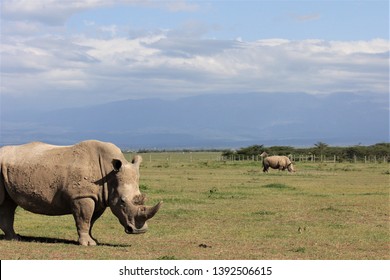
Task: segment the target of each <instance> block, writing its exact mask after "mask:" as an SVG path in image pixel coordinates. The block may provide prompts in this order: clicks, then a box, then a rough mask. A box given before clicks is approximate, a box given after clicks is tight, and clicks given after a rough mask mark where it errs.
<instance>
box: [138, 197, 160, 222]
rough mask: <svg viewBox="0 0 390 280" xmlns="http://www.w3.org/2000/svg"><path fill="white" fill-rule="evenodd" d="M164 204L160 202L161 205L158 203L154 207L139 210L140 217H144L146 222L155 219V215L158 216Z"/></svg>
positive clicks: (143, 207)
mask: <svg viewBox="0 0 390 280" xmlns="http://www.w3.org/2000/svg"><path fill="white" fill-rule="evenodd" d="M162 203H163V202H162V201H160V202H159V203H157V204H156V205H155V206H153V207H148V206H142V207H140V208H139V212H138V215H139V216H143V217H144V218H145V219H146V220H149V219H151V218H153V216H154V215H156V213H157V212H158V210H159V209H160V207H161V205H162Z"/></svg>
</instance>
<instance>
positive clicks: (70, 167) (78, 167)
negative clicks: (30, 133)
mask: <svg viewBox="0 0 390 280" xmlns="http://www.w3.org/2000/svg"><path fill="white" fill-rule="evenodd" d="M102 146H104V144H103V143H100V142H97V141H87V142H81V143H79V144H77V145H74V146H54V145H48V144H44V143H38V142H34V143H30V144H26V145H21V146H9V147H4V148H2V151H1V157H0V158H1V164H2V177H3V181H4V185H5V189H6V191H7V192H8V194H9V196H10V197H11V198H12V199H13V200H14V201H15V202H16V203H17V204H18V205H19V206H21V207H23V208H25V209H26V210H29V211H31V212H35V213H40V214H46V215H63V214H69V213H70V211H71V202H72V200H74V199H77V198H81V197H92V198H93V199H95V200H96V201H97V200H98V196H99V193H100V190H101V186H99V184H97V183H96V182H98V181H99V179H101V177H102V174H101V170H100V168H99V156H100V157H101V155H100V154H99V153H101V152H102V151H103V153H104V148H102ZM114 154H115V152H114ZM103 158H105V157H104V156H103ZM105 164H106V163H105Z"/></svg>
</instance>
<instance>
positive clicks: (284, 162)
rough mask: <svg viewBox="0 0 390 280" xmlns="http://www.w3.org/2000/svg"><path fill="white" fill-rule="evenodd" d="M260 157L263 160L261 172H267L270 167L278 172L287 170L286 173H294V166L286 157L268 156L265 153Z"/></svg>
mask: <svg viewBox="0 0 390 280" xmlns="http://www.w3.org/2000/svg"><path fill="white" fill-rule="evenodd" d="M260 157H262V158H263V172H268V169H269V168H270V167H271V168H273V169H279V170H285V169H287V170H288V172H294V166H293V164H292V162H291V160H290V159H289V158H288V157H286V156H268V154H267V153H266V152H263V153H262V154H261V155H260Z"/></svg>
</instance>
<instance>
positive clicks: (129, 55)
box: [0, 0, 390, 109]
mask: <svg viewBox="0 0 390 280" xmlns="http://www.w3.org/2000/svg"><path fill="white" fill-rule="evenodd" d="M1 5H2V9H1V13H2V14H1V26H2V28H1V42H0V44H1V78H2V79H1V103H2V106H9V104H18V106H19V107H21V108H23V104H24V106H25V107H27V106H32V104H33V106H36V107H37V108H43V109H45V108H46V109H47V108H61V107H71V106H75V105H77V106H84V105H93V104H98V103H105V102H109V101H116V100H124V99H132V98H151V97H158V98H178V97H182V96H191V95H200V94H222V93H237V94H239V93H241V92H269V93H273V92H289V91H292V92H306V93H310V94H330V93H337V92H362V93H365V94H373V95H375V94H381V95H383V94H388V89H389V79H388V77H389V64H388V61H389V49H390V47H389V24H388V22H389V3H388V1H348V0H342V1H184V0H177V1H131V0H130V1H129V0H117V1H115V0H89V1H63V0H34V1H27V0H3V1H2V2H1Z"/></svg>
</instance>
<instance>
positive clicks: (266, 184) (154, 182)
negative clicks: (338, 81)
mask: <svg viewBox="0 0 390 280" xmlns="http://www.w3.org/2000/svg"><path fill="white" fill-rule="evenodd" d="M126 156H127V157H128V159H129V160H130V159H131V158H132V154H126ZM142 156H143V159H144V160H143V163H142V165H141V179H140V189H141V192H143V193H145V194H146V195H147V198H148V200H147V204H148V205H152V204H154V203H157V202H158V201H160V200H163V201H164V204H163V206H162V208H161V209H160V211H159V212H158V213H157V214H156V216H155V217H154V218H153V219H151V220H150V221H149V231H148V232H147V233H145V234H141V235H127V234H126V233H125V232H124V229H123V227H122V226H121V225H120V224H119V222H118V220H117V218H116V217H115V216H114V215H113V214H112V213H111V211H110V210H109V209H107V210H106V212H105V213H104V214H103V216H102V217H101V218H100V219H99V220H98V221H97V222H96V223H95V225H94V228H93V232H92V234H93V236H94V237H95V238H96V239H97V240H98V241H99V243H100V245H98V246H93V247H84V246H78V245H77V243H76V241H77V232H76V228H75V223H74V220H73V217H72V216H59V217H49V216H43V215H36V214H32V213H29V212H26V211H24V210H23V209H21V208H18V209H17V212H16V216H15V230H16V232H17V233H18V234H20V235H21V236H22V241H19V242H18V241H6V240H4V234H2V233H0V248H1V249H0V259H3V260H4V259H25V260H30V259H41V260H46V259H71V260H77V259H103V260H107V259H135V260H139V259H141V260H145V259H146V260H164V259H167V260H197V259H200V260H209V259H210V260H211V259H220V260H229V259H244V260H246V259H282V260H286V259H287V260H300V259H304V260H316V259H319V260H329V259H331V260H340V259H343V260H345V259H351V260H366V259H373V260H374V259H384V260H388V259H390V245H389V244H390V219H389V210H390V198H389V197H390V196H389V186H390V166H389V164H388V163H384V162H377V163H366V164H365V163H333V162H332V163H320V162H297V163H296V164H295V169H296V172H295V173H288V172H282V171H277V170H270V172H269V173H268V174H267V173H263V172H262V167H261V163H260V162H258V161H219V160H217V159H218V157H219V154H218V153H206V152H193V153H150V154H142Z"/></svg>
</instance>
